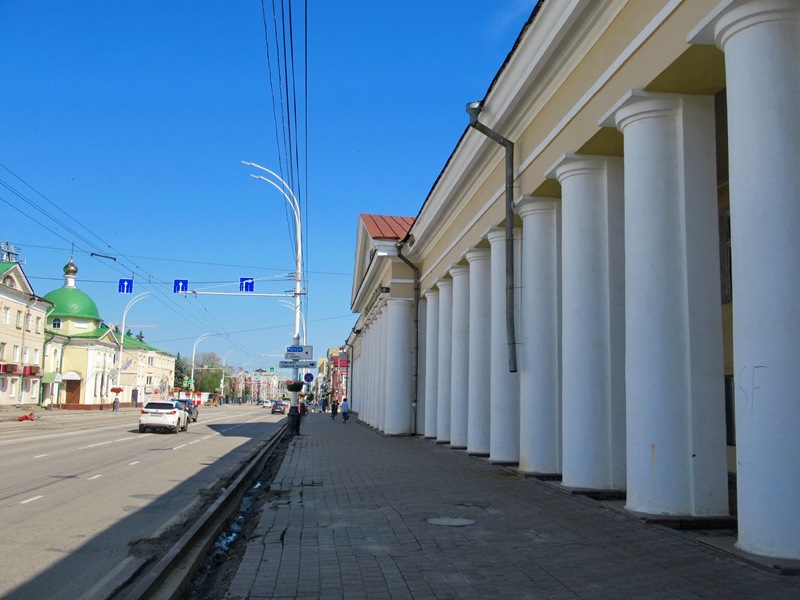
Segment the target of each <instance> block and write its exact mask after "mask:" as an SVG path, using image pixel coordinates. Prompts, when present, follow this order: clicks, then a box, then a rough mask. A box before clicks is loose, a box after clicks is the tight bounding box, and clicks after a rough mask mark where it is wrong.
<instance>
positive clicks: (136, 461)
mask: <svg viewBox="0 0 800 600" xmlns="http://www.w3.org/2000/svg"><path fill="white" fill-rule="evenodd" d="M138 464H139V461H138V460H135V461H133V462H132V463H128V466H129V467H130V466H131V465H138Z"/></svg>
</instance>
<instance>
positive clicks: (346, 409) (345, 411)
mask: <svg viewBox="0 0 800 600" xmlns="http://www.w3.org/2000/svg"><path fill="white" fill-rule="evenodd" d="M339 408H340V409H341V410H342V422H343V423H347V419H349V418H350V404H349V403H348V402H347V398H342V405H341V406H340V407H339Z"/></svg>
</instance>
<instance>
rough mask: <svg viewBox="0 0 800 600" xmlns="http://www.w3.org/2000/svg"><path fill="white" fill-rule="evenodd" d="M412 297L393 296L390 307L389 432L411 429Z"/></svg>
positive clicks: (387, 396)
mask: <svg viewBox="0 0 800 600" xmlns="http://www.w3.org/2000/svg"><path fill="white" fill-rule="evenodd" d="M413 305H414V300H413V299H411V298H389V299H388V300H387V311H386V332H387V335H386V363H387V365H388V366H389V368H388V369H387V370H386V405H385V418H384V432H385V433H386V435H408V434H410V433H411V401H412V399H413V395H412V390H413V381H412V373H411V358H412V356H411V355H412V351H413V348H412V337H413V336H412V332H413V327H414V325H413V317H412V313H411V309H412V308H413Z"/></svg>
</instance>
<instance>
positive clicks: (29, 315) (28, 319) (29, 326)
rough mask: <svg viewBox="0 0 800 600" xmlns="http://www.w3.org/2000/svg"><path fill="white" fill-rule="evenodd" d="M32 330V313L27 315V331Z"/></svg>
mask: <svg viewBox="0 0 800 600" xmlns="http://www.w3.org/2000/svg"><path fill="white" fill-rule="evenodd" d="M30 330H31V313H25V331H30Z"/></svg>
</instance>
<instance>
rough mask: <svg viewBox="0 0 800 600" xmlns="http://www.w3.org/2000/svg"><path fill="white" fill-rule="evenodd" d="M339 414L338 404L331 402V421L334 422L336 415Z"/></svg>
mask: <svg viewBox="0 0 800 600" xmlns="http://www.w3.org/2000/svg"><path fill="white" fill-rule="evenodd" d="M337 412H339V403H338V402H337V401H336V400H334V401H333V402H331V420H333V421H335V420H336V413H337Z"/></svg>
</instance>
